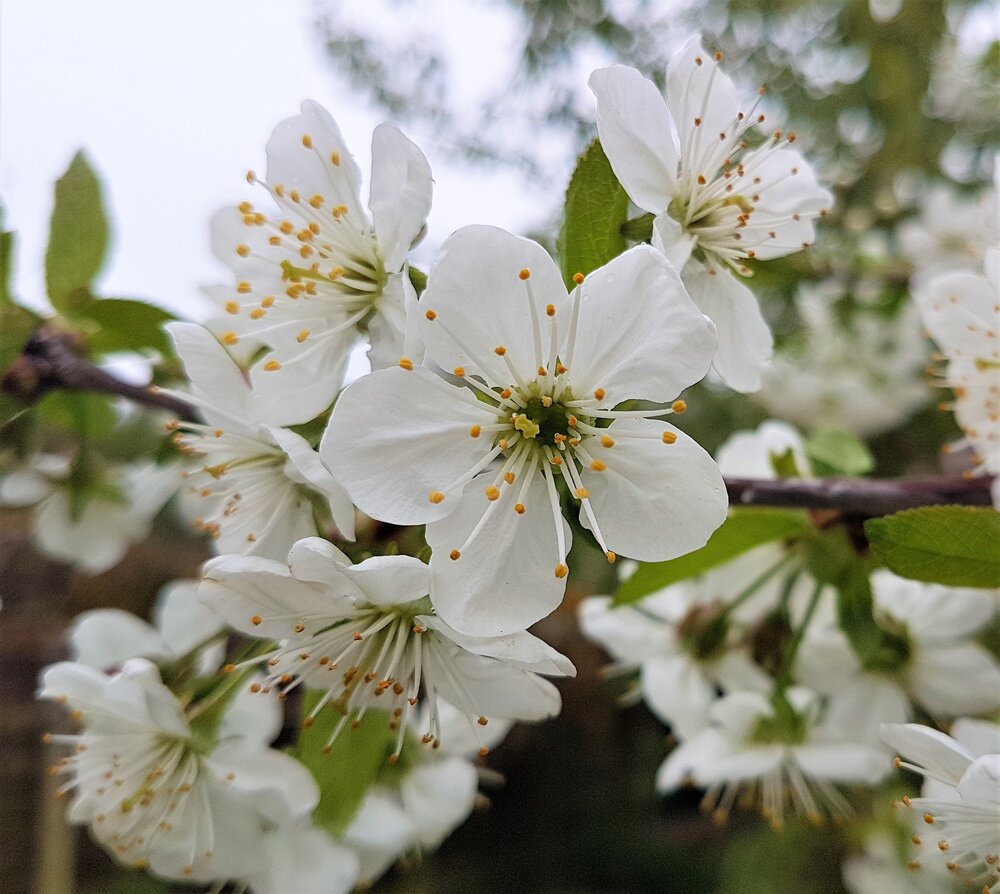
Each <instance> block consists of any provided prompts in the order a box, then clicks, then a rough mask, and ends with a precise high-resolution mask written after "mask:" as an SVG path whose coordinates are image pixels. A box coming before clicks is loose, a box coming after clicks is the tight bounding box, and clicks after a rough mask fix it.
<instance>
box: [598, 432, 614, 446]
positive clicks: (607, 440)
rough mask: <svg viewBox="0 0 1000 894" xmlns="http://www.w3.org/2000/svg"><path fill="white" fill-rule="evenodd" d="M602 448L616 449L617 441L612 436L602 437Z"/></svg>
mask: <svg viewBox="0 0 1000 894" xmlns="http://www.w3.org/2000/svg"><path fill="white" fill-rule="evenodd" d="M601 446H602V447H614V446H615V439H614V438H612V437H611V435H601Z"/></svg>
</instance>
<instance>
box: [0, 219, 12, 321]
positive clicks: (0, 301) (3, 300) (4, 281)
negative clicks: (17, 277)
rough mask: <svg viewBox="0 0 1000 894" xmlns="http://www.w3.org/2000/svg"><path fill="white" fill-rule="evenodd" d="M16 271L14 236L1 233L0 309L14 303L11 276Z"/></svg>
mask: <svg viewBox="0 0 1000 894" xmlns="http://www.w3.org/2000/svg"><path fill="white" fill-rule="evenodd" d="M13 270H14V234H13V233H11V232H9V231H8V232H0V307H3V306H5V305H8V304H13V303H14V295H13V293H12V292H11V289H10V276H11V273H12V272H13Z"/></svg>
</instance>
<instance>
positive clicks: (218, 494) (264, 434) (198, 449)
mask: <svg viewBox="0 0 1000 894" xmlns="http://www.w3.org/2000/svg"><path fill="white" fill-rule="evenodd" d="M168 329H169V331H170V335H171V336H172V337H173V340H174V344H175V345H176V347H177V354H178V356H179V357H180V358H181V361H182V362H183V364H184V370H185V372H186V373H187V376H188V379H189V380H190V392H189V393H184V394H181V393H178V394H177V396H178V397H181V398H183V399H184V400H187V401H189V402H191V403H193V404H194V405H195V406H196V407H197V409H198V412H199V413H200V414H201V417H202V418H203V419H204V420H205V421H204V423H193V422H178V423H176V424H175V427H176V428H178V429H179V430H178V432H177V434H176V435H175V442H176V443H177V444H178V446H180V447H181V449H182V450H184V451H185V452H186V453H189V454H191V455H195V456H197V457H198V458H199V459H200V460H201V462H202V465H201V467H200V468H198V469H194V470H189V471H188V472H186V473H185V474H186V477H187V482H188V486H189V487H190V488H191V490H192V491H193V492H194V493H196V494H198V495H199V496H200V497H201V498H203V499H204V500H205V502H206V503H207V511H206V512H205V513H203V514H202V516H201V517H199V518H198V519H196V520H195V524H196V526H197V527H199V528H201V529H203V530H205V531H206V532H208V533H209V534H210V535H211V536H212V537H213V538H214V539H215V541H216V548H217V549H218V551H219V552H224V553H237V552H239V553H250V554H254V555H264V556H271V557H284V556H285V555H286V554H287V552H288V549H289V548H290V547H291V545H292V544H293V543H294V542H295V541H296V540H298V539H300V538H302V537H308V536H311V535H314V534H315V533H316V521H315V513H316V509H317V506H318V507H319V508H321V509H323V510H325V511H327V512H329V514H330V516H331V517H332V519H333V522H334V523H335V524H336V526H337V528H338V529H339V531H340V533H341V534H342V535H343V536H345V537H347V538H349V539H353V537H354V506H353V504H352V503H351V500H350V498H349V497H348V496H347V493H346V492H345V491H344V489H343V488H342V487H341V486H340V485H339V484H338V483H337V482H336V480H334V478H333V476H332V475H331V474H330V471H329V469H327V467H326V466H325V465H324V464H323V461H322V459H321V458H320V456H319V454H318V453H317V452H316V451H315V450H313V449H312V448H311V447H310V446H309V443H308V442H307V441H306V440H305V438H303V437H302V436H300V435H298V434H296V433H295V432H293V431H291V430H290V429H287V428H281V427H280V424H279V423H277V422H275V420H274V417H273V416H272V415H271V410H272V408H273V404H272V403H271V401H270V400H269V399H268V398H267V397H266V396H265V397H263V398H262V397H261V396H260V395H259V394H258V393H257V391H256V389H255V388H253V387H251V385H250V384H249V383H248V382H247V380H246V378H245V377H244V375H243V372H242V371H241V370H240V368H239V367H238V366H237V365H236V364H235V363H234V362H233V360H232V358H231V357H230V356H229V355H228V354H227V353H226V350H225V348H223V347H222V345H221V344H219V342H217V341H216V340H215V338H214V336H212V335H211V333H209V332H208V330H206V329H203V328H202V327H201V326H196V325H195V324H193V323H171V324H170V325H169V326H168Z"/></svg>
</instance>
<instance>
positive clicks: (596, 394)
mask: <svg viewBox="0 0 1000 894" xmlns="http://www.w3.org/2000/svg"><path fill="white" fill-rule="evenodd" d="M604 395H605V391H604V389H603V388H595V389H594V397H595V398H597V400H604Z"/></svg>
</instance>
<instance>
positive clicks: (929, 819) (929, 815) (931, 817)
mask: <svg viewBox="0 0 1000 894" xmlns="http://www.w3.org/2000/svg"><path fill="white" fill-rule="evenodd" d="M924 822H925V823H927V825H928V826H933V825H934V814H933V813H925V814H924Z"/></svg>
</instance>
